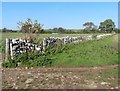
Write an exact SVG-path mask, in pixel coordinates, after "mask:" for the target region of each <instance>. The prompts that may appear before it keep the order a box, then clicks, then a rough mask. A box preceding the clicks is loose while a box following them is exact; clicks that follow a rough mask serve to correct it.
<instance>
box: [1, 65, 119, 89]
mask: <svg viewBox="0 0 120 91" xmlns="http://www.w3.org/2000/svg"><path fill="white" fill-rule="evenodd" d="M117 67H118V65H111V66H104V67H79V68H30V69H23V68H9V69H8V68H3V70H2V72H3V88H11V89H13V88H15V89H23V88H26V89H27V88H29V89H85V88H87V89H118V84H117V83H110V82H105V81H98V78H100V76H99V72H102V71H103V70H110V69H117ZM109 79H110V78H109ZM111 79H113V81H114V80H116V81H117V80H118V78H117V77H115V78H111Z"/></svg>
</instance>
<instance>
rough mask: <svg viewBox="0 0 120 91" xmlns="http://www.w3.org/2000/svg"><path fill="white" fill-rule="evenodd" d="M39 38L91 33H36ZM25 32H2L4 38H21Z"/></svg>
mask: <svg viewBox="0 0 120 91" xmlns="http://www.w3.org/2000/svg"><path fill="white" fill-rule="evenodd" d="M35 35H37V36H38V37H39V38H41V39H43V38H47V37H64V36H80V35H89V34H35ZM23 36H24V34H23V33H2V40H5V38H19V37H23Z"/></svg>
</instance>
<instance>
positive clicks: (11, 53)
mask: <svg viewBox="0 0 120 91" xmlns="http://www.w3.org/2000/svg"><path fill="white" fill-rule="evenodd" d="M10 56H11V59H12V60H13V50H12V41H10Z"/></svg>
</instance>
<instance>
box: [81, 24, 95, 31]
mask: <svg viewBox="0 0 120 91" xmlns="http://www.w3.org/2000/svg"><path fill="white" fill-rule="evenodd" d="M83 26H84V27H85V28H84V30H85V31H87V32H89V31H90V30H92V29H93V28H94V26H95V25H94V23H93V22H86V23H84V24H83Z"/></svg>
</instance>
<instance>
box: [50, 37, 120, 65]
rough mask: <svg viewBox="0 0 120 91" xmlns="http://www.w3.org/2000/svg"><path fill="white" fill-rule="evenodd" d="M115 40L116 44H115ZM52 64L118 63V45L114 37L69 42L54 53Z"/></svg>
mask: <svg viewBox="0 0 120 91" xmlns="http://www.w3.org/2000/svg"><path fill="white" fill-rule="evenodd" d="M113 42H114V44H113ZM115 43H116V44H115ZM51 58H52V59H53V62H52V66H69V67H76V66H101V65H112V64H118V46H117V42H115V41H113V37H107V38H105V39H104V40H98V41H97V40H95V41H84V42H81V43H79V44H69V45H67V46H66V48H65V49H64V50H63V51H62V52H61V53H57V54H55V55H52V56H51Z"/></svg>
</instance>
